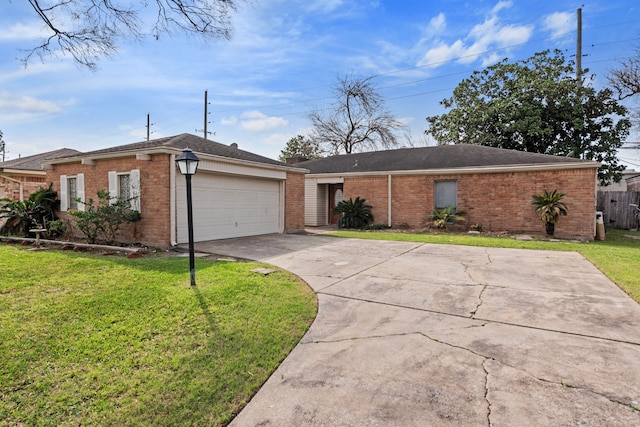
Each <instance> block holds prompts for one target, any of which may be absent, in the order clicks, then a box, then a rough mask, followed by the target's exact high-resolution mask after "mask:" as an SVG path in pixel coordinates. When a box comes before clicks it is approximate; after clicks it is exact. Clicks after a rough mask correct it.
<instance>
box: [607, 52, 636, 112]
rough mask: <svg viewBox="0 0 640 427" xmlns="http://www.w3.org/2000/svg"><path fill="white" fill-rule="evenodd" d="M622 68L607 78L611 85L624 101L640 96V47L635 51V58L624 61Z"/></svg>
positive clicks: (613, 71) (621, 64) (621, 62)
mask: <svg viewBox="0 0 640 427" xmlns="http://www.w3.org/2000/svg"><path fill="white" fill-rule="evenodd" d="M619 65H620V67H619V68H616V69H615V70H612V71H611V72H610V73H609V76H607V80H609V84H610V85H611V86H612V87H613V89H614V90H615V91H616V92H617V93H618V99H620V100H622V99H625V98H629V97H631V96H634V95H639V94H640V47H637V48H636V49H635V56H632V57H630V58H627V59H624V60H622V61H620V63H619Z"/></svg>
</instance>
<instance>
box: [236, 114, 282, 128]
mask: <svg viewBox="0 0 640 427" xmlns="http://www.w3.org/2000/svg"><path fill="white" fill-rule="evenodd" d="M288 124H289V122H288V121H287V120H285V119H283V118H281V117H269V116H267V115H265V114H263V113H261V112H259V111H248V112H246V113H243V114H242V120H241V122H240V125H241V126H242V128H243V129H245V130H248V131H249V132H268V131H271V130H274V129H277V128H280V127H283V126H286V125H288Z"/></svg>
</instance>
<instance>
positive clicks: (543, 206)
mask: <svg viewBox="0 0 640 427" xmlns="http://www.w3.org/2000/svg"><path fill="white" fill-rule="evenodd" d="M564 196H566V194H565V193H561V192H559V191H558V190H553V191H552V192H551V193H549V192H548V191H547V190H544V193H542V194H536V195H534V196H533V201H532V202H531V204H532V205H533V206H534V209H535V210H536V212H538V214H539V215H540V219H541V220H542V222H544V224H545V230H546V232H547V235H549V236H553V234H554V232H555V223H556V222H558V219H559V218H560V216H561V215H562V216H566V215H567V212H568V209H567V205H565V204H564V202H563V201H562V199H563V198H564Z"/></svg>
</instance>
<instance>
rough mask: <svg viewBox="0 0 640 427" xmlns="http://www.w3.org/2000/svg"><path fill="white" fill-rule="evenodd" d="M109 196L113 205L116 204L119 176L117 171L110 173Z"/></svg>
mask: <svg viewBox="0 0 640 427" xmlns="http://www.w3.org/2000/svg"><path fill="white" fill-rule="evenodd" d="M109 196H111V203H112V204H113V203H115V201H116V199H117V198H118V196H119V194H118V174H117V172H116V171H109Z"/></svg>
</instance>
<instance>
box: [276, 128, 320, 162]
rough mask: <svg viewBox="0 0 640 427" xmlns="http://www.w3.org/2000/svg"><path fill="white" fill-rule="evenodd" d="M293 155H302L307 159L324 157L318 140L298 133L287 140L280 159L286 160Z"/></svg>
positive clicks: (301, 156)
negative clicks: (312, 139)
mask: <svg viewBox="0 0 640 427" xmlns="http://www.w3.org/2000/svg"><path fill="white" fill-rule="evenodd" d="M291 157H300V158H303V159H306V160H311V159H318V158H320V157H322V150H320V146H319V145H318V143H317V142H314V141H311V140H309V139H307V138H305V137H304V136H302V135H298V136H295V137H293V138H291V139H290V140H289V141H288V142H287V145H286V146H285V147H284V148H283V149H282V151H280V156H279V157H278V160H280V161H281V162H286V161H287V159H288V158H291Z"/></svg>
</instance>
